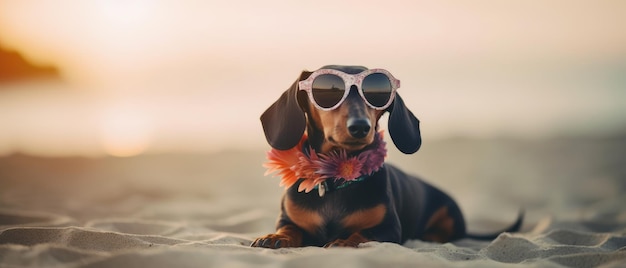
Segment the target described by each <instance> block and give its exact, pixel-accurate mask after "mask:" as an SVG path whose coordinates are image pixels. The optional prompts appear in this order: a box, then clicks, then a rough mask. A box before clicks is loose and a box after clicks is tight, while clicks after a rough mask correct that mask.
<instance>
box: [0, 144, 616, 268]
mask: <svg viewBox="0 0 626 268" xmlns="http://www.w3.org/2000/svg"><path fill="white" fill-rule="evenodd" d="M390 152H391V154H390V156H389V158H388V161H389V162H394V163H396V164H397V165H398V166H400V167H401V168H403V169H405V170H407V171H408V172H410V173H413V174H419V175H420V176H422V177H423V178H425V179H426V180H428V181H430V182H431V183H433V184H435V185H437V186H438V187H440V188H442V189H444V190H445V191H447V192H448V193H450V194H451V195H452V196H454V198H455V199H456V200H457V201H458V203H459V204H460V206H461V209H462V210H463V211H464V213H465V215H466V217H467V220H468V226H469V229H470V231H472V232H478V233H480V232H487V231H489V230H497V229H498V228H502V227H504V226H506V225H507V224H508V223H510V222H512V221H513V220H514V218H515V216H516V214H517V210H518V209H519V208H520V207H524V208H525V209H526V212H527V219H526V221H525V223H524V226H523V230H522V231H521V232H519V233H503V234H501V235H500V236H499V237H498V238H497V239H495V240H493V241H477V240H471V239H463V240H460V241H455V242H453V243H445V244H437V243H427V242H423V241H418V240H411V241H408V242H407V243H405V244H404V245H397V244H391V243H378V242H370V243H366V244H362V245H361V247H360V248H358V249H346V248H339V249H336V248H333V249H323V248H316V247H307V248H289V249H279V250H270V249H260V248H250V247H249V246H248V245H249V244H250V242H251V241H252V240H253V239H254V238H256V237H257V236H260V235H264V234H266V233H269V232H271V231H273V225H274V222H275V220H276V216H277V215H278V209H279V199H280V194H281V192H282V189H281V188H279V187H278V179H277V178H271V177H263V171H264V170H263V168H262V167H261V163H262V162H263V159H264V152H263V151H256V150H251V151H230V152H222V153H219V154H209V155H202V154H168V155H145V156H139V157H134V158H42V157H31V156H24V155H12V156H7V157H3V158H0V267H211V266H215V267H242V266H255V267H383V266H386V267H417V266H420V267H518V266H523V267H626V206H625V205H624V204H626V195H624V193H625V192H626V160H625V159H626V158H624V152H626V140H625V139H621V138H605V139H589V138H577V139H573V138H570V139H558V140H544V141H515V140H506V139H499V140H464V139H456V140H445V141H430V142H429V141H426V142H425V143H424V147H423V149H422V150H421V151H420V152H418V154H416V155H412V156H404V155H401V154H399V153H397V152H395V150H393V148H390Z"/></svg>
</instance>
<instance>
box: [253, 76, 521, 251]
mask: <svg viewBox="0 0 626 268" xmlns="http://www.w3.org/2000/svg"><path fill="white" fill-rule="evenodd" d="M323 68H331V69H337V70H341V71H343V72H346V73H350V74H356V73H360V72H362V71H363V70H366V68H365V67H361V66H325V67H323ZM310 74H311V73H310V72H302V74H301V75H300V77H299V78H298V80H297V81H296V82H295V83H294V84H293V85H292V86H291V88H289V89H288V90H287V91H286V92H285V93H283V95H282V96H281V97H280V98H279V99H278V100H277V101H276V102H275V103H274V104H272V106H270V107H269V108H268V109H267V110H266V111H265V113H264V114H263V115H262V116H261V121H262V123H263V128H264V131H265V135H266V138H267V140H268V142H269V143H270V145H271V146H272V147H273V148H276V149H279V150H286V149H290V148H292V147H294V146H295V145H296V144H297V143H298V141H299V140H300V138H301V137H302V135H303V133H304V131H306V133H307V134H308V137H309V140H308V141H307V142H308V145H310V146H311V147H312V148H313V149H315V150H316V151H317V152H322V153H327V152H330V151H332V150H336V149H346V150H348V152H350V153H351V154H353V155H356V154H358V153H359V152H360V151H362V150H364V149H367V148H368V146H370V145H371V144H372V142H373V141H374V139H375V134H376V132H377V130H378V127H379V126H378V120H379V119H380V117H381V116H382V115H383V113H384V112H389V113H390V115H389V123H388V124H389V125H388V131H389V133H390V135H391V139H392V141H393V143H394V144H395V145H396V147H397V148H398V149H399V150H400V151H402V152H403V153H406V154H412V153H414V152H416V151H417V150H418V149H419V147H420V146H421V135H420V129H419V120H418V119H417V118H416V117H415V116H414V115H413V113H412V112H411V111H410V110H408V109H407V108H406V107H405V105H404V102H403V101H402V98H401V97H400V96H399V95H398V94H396V96H395V99H394V102H393V103H392V105H391V106H390V107H389V108H387V109H386V110H384V111H383V110H375V109H372V108H370V107H369V106H367V105H366V104H365V103H364V101H363V100H362V99H361V97H360V96H359V94H358V92H357V89H356V87H355V86H353V87H352V88H351V89H350V90H351V92H350V93H349V95H348V98H347V99H346V100H345V101H344V102H343V103H342V104H341V105H340V106H339V107H338V108H337V109H335V110H332V111H321V110H319V109H316V108H315V107H314V106H313V105H312V104H311V102H309V100H308V97H307V95H306V93H305V92H304V91H298V89H297V83H298V81H301V80H304V79H306V78H307V77H308V76H309V75H310ZM326 183H327V187H328V188H329V191H328V192H327V193H326V194H325V195H324V196H323V197H320V196H319V195H318V194H317V191H312V192H310V193H305V192H298V190H297V189H298V185H299V182H298V183H296V184H295V185H294V186H292V187H290V188H289V189H287V190H286V192H285V195H284V196H283V198H282V203H281V214H280V216H279V219H278V223H277V228H276V232H275V233H274V234H269V235H266V236H264V237H260V238H258V239H256V240H255V241H254V242H253V243H252V246H254V247H266V248H281V247H300V246H324V247H333V246H347V247H357V246H358V245H359V244H360V243H364V242H368V241H380V242H394V243H404V242H405V241H407V240H408V239H421V240H425V241H435V242H448V241H453V240H456V239H460V238H464V237H474V238H484V239H490V238H494V237H495V235H486V236H482V237H479V236H471V235H468V234H467V233H466V228H465V221H464V219H463V215H462V213H461V211H460V209H459V207H458V206H457V204H456V202H455V201H454V200H453V199H452V198H451V197H449V196H448V195H447V194H445V193H444V192H442V191H440V190H439V189H437V188H435V187H433V186H431V185H430V184H428V183H426V182H424V181H422V180H420V179H418V178H416V177H414V176H410V175H408V174H405V173H404V172H402V171H401V170H399V169H398V168H396V167H394V166H392V165H390V164H388V163H385V164H384V165H383V167H382V168H381V169H380V170H379V171H377V172H375V173H374V174H372V175H371V176H369V177H368V178H366V179H365V180H363V181H361V182H358V183H353V184H350V185H347V186H346V187H339V188H337V187H338V186H339V184H340V183H341V182H335V181H334V180H332V179H329V180H327V181H326ZM521 221H522V215H521V214H520V217H518V219H517V221H516V223H515V224H514V225H513V226H511V227H509V228H508V229H507V230H505V231H517V230H518V229H519V227H520V225H521Z"/></svg>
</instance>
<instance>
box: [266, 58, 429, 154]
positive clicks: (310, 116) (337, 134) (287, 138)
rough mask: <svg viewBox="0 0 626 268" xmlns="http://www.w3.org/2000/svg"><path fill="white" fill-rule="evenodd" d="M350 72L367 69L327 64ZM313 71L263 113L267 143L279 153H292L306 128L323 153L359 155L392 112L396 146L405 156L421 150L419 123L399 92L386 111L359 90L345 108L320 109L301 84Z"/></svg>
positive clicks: (352, 89) (353, 89)
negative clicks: (338, 151) (368, 101)
mask: <svg viewBox="0 0 626 268" xmlns="http://www.w3.org/2000/svg"><path fill="white" fill-rule="evenodd" d="M322 69H334V70H339V71H342V72H344V73H348V74H358V73H361V72H363V71H365V70H367V68H365V67H362V66H339V65H330V66H324V67H322ZM311 74H312V72H307V71H303V72H302V73H301V74H300V76H299V77H298V79H297V80H296V81H295V82H294V83H293V84H292V85H291V87H290V88H289V89H287V90H286V91H285V92H284V93H283V94H282V95H281V96H280V98H279V99H278V100H276V102H274V104H272V105H271V106H270V107H269V108H268V109H267V110H266V111H265V112H264V113H263V115H261V123H262V124H263V130H264V132H265V137H266V139H267V142H268V143H269V144H270V145H271V146H272V147H273V148H275V149H279V150H287V149H290V148H292V147H294V146H296V145H297V144H298V142H299V141H300V138H301V137H302V135H303V134H304V131H305V129H306V130H307V134H308V136H309V142H310V144H311V146H312V147H313V148H314V149H315V150H316V151H318V152H322V153H325V152H329V151H332V150H334V149H339V148H341V149H346V150H348V151H358V150H361V149H363V148H365V147H367V145H369V144H371V143H372V142H373V141H374V136H375V133H376V131H377V130H378V120H379V119H380V117H381V116H382V115H383V113H384V112H389V113H390V114H389V122H388V130H389V134H390V135H391V139H392V140H393V143H394V144H395V145H396V147H397V148H398V149H399V150H400V151H401V152H403V153H405V154H412V153H414V152H416V151H417V150H418V149H419V147H420V145H421V142H422V139H421V135H420V129H419V120H418V119H417V118H416V117H415V116H414V115H413V113H412V112H411V111H410V110H409V109H407V108H406V106H405V105H404V102H403V101H402V98H401V97H400V95H398V94H397V93H396V94H395V98H394V99H393V103H392V104H391V105H390V106H389V107H387V108H386V109H385V110H377V109H374V108H371V107H370V106H368V105H367V104H366V103H365V101H364V100H363V99H362V98H361V97H360V95H359V93H358V91H357V89H356V86H354V85H353V86H351V87H350V88H346V90H349V93H348V96H347V98H346V99H345V100H344V102H343V103H341V105H339V107H337V108H336V109H333V110H329V111H323V110H321V109H318V108H316V107H315V106H314V105H313V103H312V102H311V101H310V100H309V97H308V96H307V94H306V92H305V91H302V90H298V82H299V81H302V80H305V79H307V78H308V77H309V76H310V75H311Z"/></svg>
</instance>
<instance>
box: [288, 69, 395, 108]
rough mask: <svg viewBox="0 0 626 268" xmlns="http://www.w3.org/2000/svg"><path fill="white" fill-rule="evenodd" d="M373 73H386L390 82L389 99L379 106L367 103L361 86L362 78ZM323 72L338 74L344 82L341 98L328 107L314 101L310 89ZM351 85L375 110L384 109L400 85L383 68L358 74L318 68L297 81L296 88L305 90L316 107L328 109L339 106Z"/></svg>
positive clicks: (391, 100) (368, 104) (348, 92)
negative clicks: (305, 77)
mask: <svg viewBox="0 0 626 268" xmlns="http://www.w3.org/2000/svg"><path fill="white" fill-rule="evenodd" d="M373 73H381V74H384V75H386V76H387V77H388V78H389V82H390V83H391V93H390V94H391V95H390V97H389V101H387V103H386V104H385V105H383V106H381V107H377V106H374V105H372V104H371V103H369V101H367V99H366V98H365V95H364V93H363V88H362V87H361V86H362V84H363V79H365V77H367V76H368V75H370V74H373ZM325 74H333V75H336V76H339V77H340V78H341V79H342V80H343V81H344V83H345V90H344V93H343V97H341V99H340V100H339V101H338V102H337V104H335V105H334V106H332V107H329V108H325V107H322V106H320V105H319V104H317V102H316V101H315V98H313V89H312V88H313V81H315V78H317V77H318V76H320V75H325ZM352 85H355V86H356V87H357V91H358V92H359V95H361V98H362V99H363V100H364V101H365V104H367V106H369V107H370V108H372V109H375V110H384V109H387V108H388V107H389V105H391V103H392V102H393V100H394V98H395V96H396V89H398V88H399V87H400V80H398V79H396V78H395V77H393V75H391V73H390V72H389V71H387V70H385V69H369V70H365V71H363V72H360V73H358V74H348V73H345V72H342V71H339V70H335V69H319V70H317V71H315V72H313V73H312V74H311V75H310V76H309V77H308V78H307V79H305V80H302V81H300V82H298V89H299V90H304V91H306V93H307V95H308V96H309V99H310V100H311V102H312V103H313V105H314V106H315V107H316V108H317V109H320V110H322V111H330V110H334V109H337V107H339V106H340V105H341V104H342V103H343V102H344V101H345V100H346V98H347V97H348V95H349V94H350V88H351V86H352Z"/></svg>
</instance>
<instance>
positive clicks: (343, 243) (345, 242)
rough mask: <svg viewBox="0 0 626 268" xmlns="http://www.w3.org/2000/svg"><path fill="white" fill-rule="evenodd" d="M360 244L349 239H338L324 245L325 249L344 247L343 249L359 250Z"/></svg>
mask: <svg viewBox="0 0 626 268" xmlns="http://www.w3.org/2000/svg"><path fill="white" fill-rule="evenodd" d="M359 244H360V243H359V242H355V241H352V240H349V239H337V240H335V241H332V242H328V243H327V244H326V245H324V247H325V248H334V247H343V248H358V247H359Z"/></svg>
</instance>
